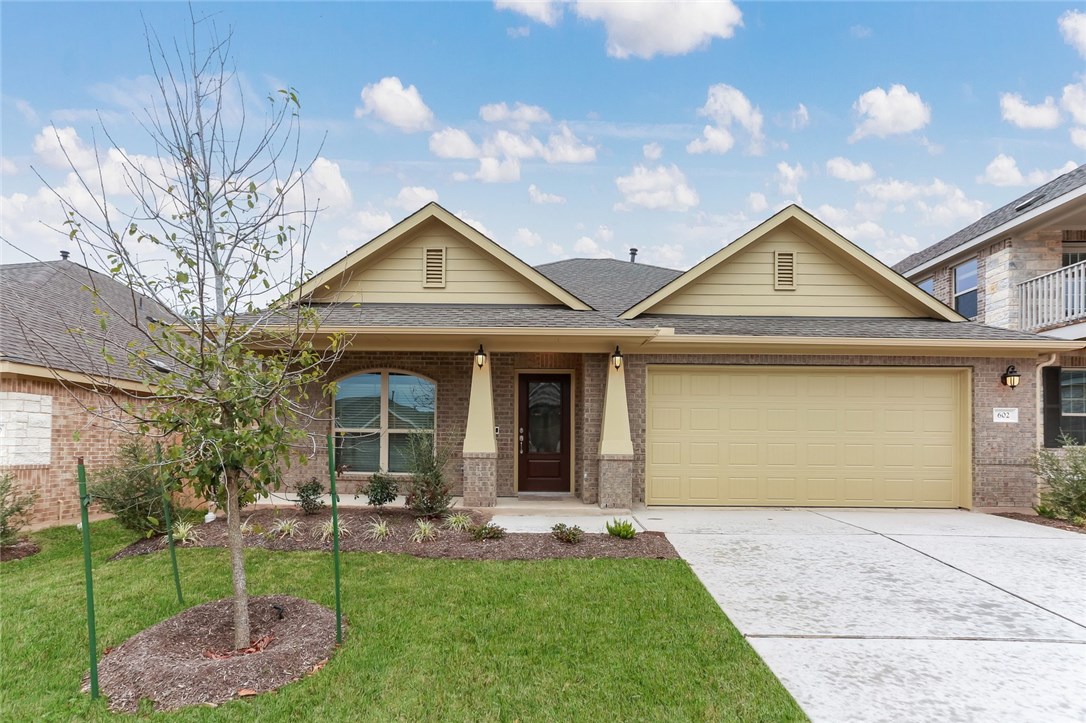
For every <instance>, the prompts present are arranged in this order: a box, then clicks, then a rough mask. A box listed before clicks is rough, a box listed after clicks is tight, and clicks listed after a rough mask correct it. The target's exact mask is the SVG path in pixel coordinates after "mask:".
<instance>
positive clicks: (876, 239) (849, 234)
mask: <svg viewBox="0 0 1086 723" xmlns="http://www.w3.org/2000/svg"><path fill="white" fill-rule="evenodd" d="M837 231H838V233H840V234H841V235H842V236H844V237H845V238H847V239H848V240H850V241H853V242H855V243H857V244H859V245H861V246H863V247H864V248H866V249H868V250H869V251H870V252H871V254H872V255H874V256H875V257H876V258H878V259H879V260H880V261H882V262H883V263H885V264H893V263H896V262H897V261H900V260H901V259H903V258H905V257H906V256H908V255H909V254H911V253H914V252H916V251H919V250H920V242H919V241H918V240H917V239H916V238H915V237H914V236H909V235H908V234H898V233H893V232H891V231H887V230H886V229H884V228H883V227H882V226H880V225H879V224H877V223H875V222H874V221H861V222H859V223H857V224H856V225H854V226H842V227H840V228H838V229H837Z"/></svg>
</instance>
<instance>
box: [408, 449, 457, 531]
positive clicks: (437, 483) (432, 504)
mask: <svg viewBox="0 0 1086 723" xmlns="http://www.w3.org/2000/svg"><path fill="white" fill-rule="evenodd" d="M408 440H409V442H408V447H407V459H408V464H409V467H410V470H411V489H410V491H409V492H408V493H407V502H406V505H407V507H409V508H411V510H413V511H414V512H415V513H416V514H419V515H425V516H426V517H440V516H442V515H444V514H445V513H446V512H448V511H449V509H450V508H451V507H452V492H451V491H450V490H449V485H448V483H447V482H446V481H445V463H446V462H448V461H449V451H448V450H447V449H444V448H441V449H438V448H436V447H435V446H434V435H432V434H430V433H429V432H412V433H411V435H410V436H409V437H408Z"/></svg>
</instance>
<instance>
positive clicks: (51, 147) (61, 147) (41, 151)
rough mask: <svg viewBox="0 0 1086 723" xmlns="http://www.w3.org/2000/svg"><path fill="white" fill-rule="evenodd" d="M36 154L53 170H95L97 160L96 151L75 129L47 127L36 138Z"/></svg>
mask: <svg viewBox="0 0 1086 723" xmlns="http://www.w3.org/2000/svg"><path fill="white" fill-rule="evenodd" d="M34 153H36V154H38V158H40V159H41V160H42V162H43V163H45V164H46V165H49V166H52V167H53V168H66V169H71V168H75V169H76V170H79V171H85V170H87V169H89V168H93V167H94V165H95V163H96V160H95V155H94V149H93V148H91V147H90V146H88V145H87V144H86V143H84V142H83V139H82V138H80V137H79V134H78V133H76V130H75V128H72V127H70V126H69V127H65V128H55V127H53V126H45V127H44V128H42V129H41V132H40V133H38V135H36V136H34Z"/></svg>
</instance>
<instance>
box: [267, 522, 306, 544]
mask: <svg viewBox="0 0 1086 723" xmlns="http://www.w3.org/2000/svg"><path fill="white" fill-rule="evenodd" d="M302 527H304V525H302V523H301V521H300V520H297V519H295V518H293V517H284V518H283V519H281V520H276V521H275V523H274V524H272V528H271V533H272V534H273V535H276V536H278V537H280V538H282V539H288V538H294V537H295V536H296V535H297V534H298V533H300V532H301V531H302Z"/></svg>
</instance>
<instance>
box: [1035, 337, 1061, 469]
mask: <svg viewBox="0 0 1086 723" xmlns="http://www.w3.org/2000/svg"><path fill="white" fill-rule="evenodd" d="M1057 356H1059V354H1057V353H1056V352H1052V353H1051V354H1049V355H1048V361H1043V362H1039V363H1038V364H1037V384H1036V387H1037V391H1036V395H1037V399H1036V401H1035V402H1034V405H1035V406H1034V410H1036V416H1037V420H1036V421H1037V444H1036V447H1037V449H1040V448H1041V447H1044V446H1045V430H1044V421H1045V414H1044V393H1045V390H1044V378H1043V377H1044V368H1045V367H1050V366H1052V365H1053V364H1055V363H1056V357H1057Z"/></svg>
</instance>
